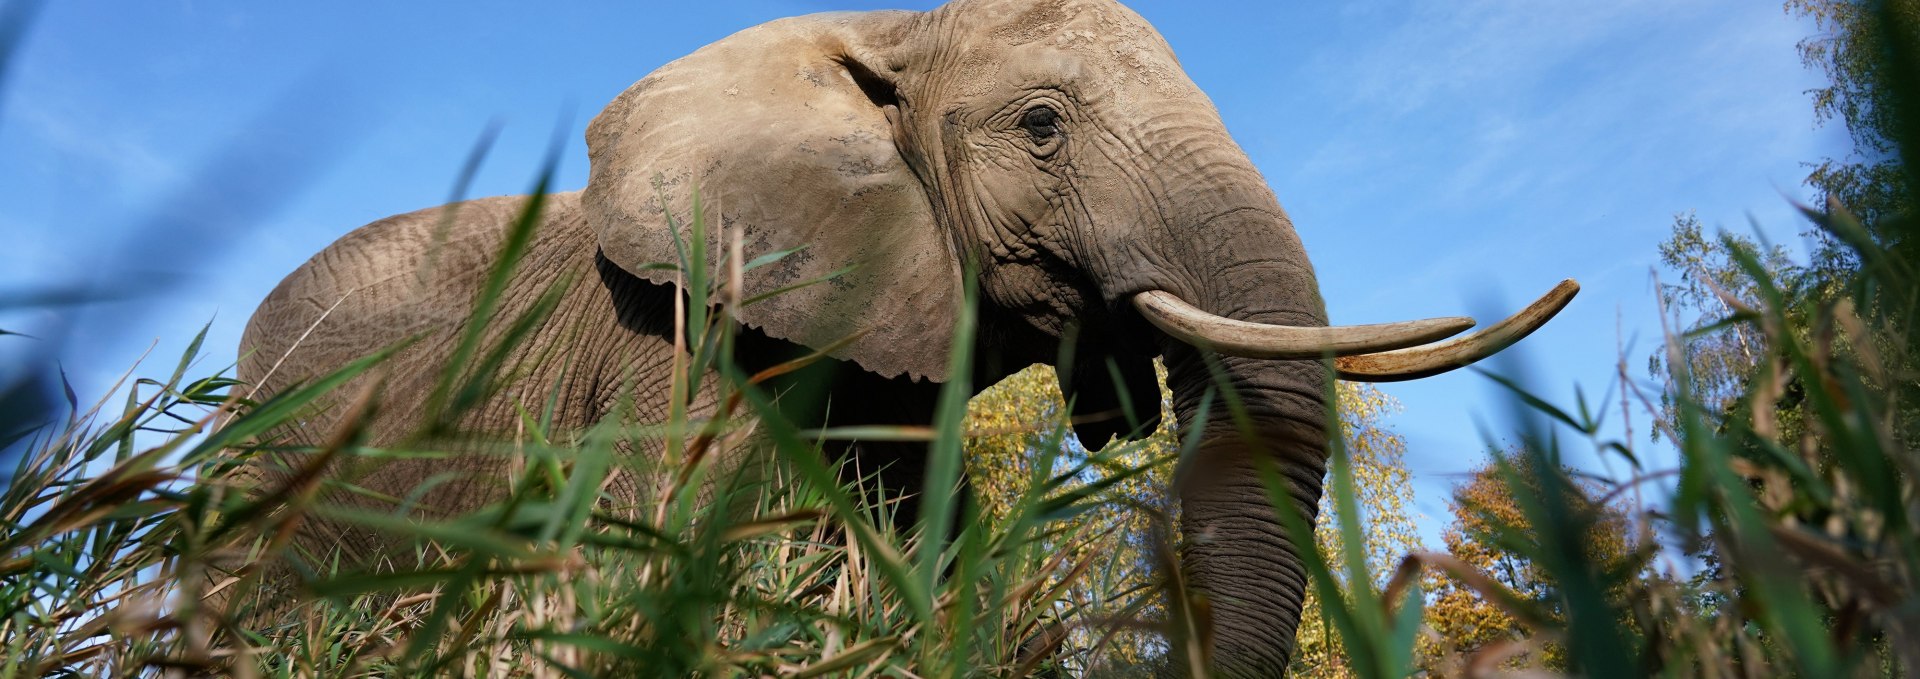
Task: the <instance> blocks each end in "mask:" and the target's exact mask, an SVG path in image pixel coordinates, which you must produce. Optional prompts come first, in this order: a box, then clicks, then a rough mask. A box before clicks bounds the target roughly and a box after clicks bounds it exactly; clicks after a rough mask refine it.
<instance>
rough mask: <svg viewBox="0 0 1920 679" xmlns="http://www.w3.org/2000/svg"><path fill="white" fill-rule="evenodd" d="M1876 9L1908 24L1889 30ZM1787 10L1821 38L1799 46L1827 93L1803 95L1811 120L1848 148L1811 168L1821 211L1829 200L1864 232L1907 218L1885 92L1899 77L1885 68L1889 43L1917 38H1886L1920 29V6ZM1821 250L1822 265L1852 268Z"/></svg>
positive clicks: (1835, 0) (1794, 6)
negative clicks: (1828, 260)
mask: <svg viewBox="0 0 1920 679" xmlns="http://www.w3.org/2000/svg"><path fill="white" fill-rule="evenodd" d="M1880 6H1884V8H1885V9H1886V10H1887V11H1888V12H1889V13H1891V14H1893V15H1895V16H1898V17H1901V18H1904V19H1905V21H1904V22H1903V23H1896V24H1894V26H1896V28H1889V27H1888V24H1887V23H1885V22H1883V21H1881V20H1879V17H1877V16H1876V12H1875V10H1876V9H1878V8H1879V7H1880ZM1786 10H1787V11H1788V12H1790V13H1793V14H1798V15H1800V16H1804V17H1808V18H1811V19H1813V22H1814V27H1815V28H1816V29H1817V30H1818V31H1820V33H1819V34H1817V35H1814V36H1811V37H1808V38H1806V39H1803V40H1801V41H1800V43H1799V45H1798V48H1799V51H1800V60H1801V62H1802V63H1804V64H1806V66H1807V67H1808V68H1814V69H1818V70H1820V71H1821V72H1822V73H1824V74H1825V75H1826V76H1827V81H1828V82H1827V86H1826V87H1819V88H1815V89H1813V90H1809V91H1808V94H1810V95H1812V96H1813V112H1814V117H1815V119H1816V120H1817V121H1819V122H1821V123H1826V122H1831V121H1835V120H1838V121H1840V124H1842V125H1844V126H1845V127H1846V129H1847V135H1848V137H1849V138H1851V139H1852V141H1853V149H1852V152H1851V153H1849V154H1848V155H1847V156H1845V157H1843V158H1839V159H1835V158H1825V159H1822V160H1820V161H1819V162H1817V163H1815V164H1814V170H1813V172H1812V174H1809V175H1808V176H1807V184H1808V185H1810V186H1812V187H1814V189H1815V190H1817V191H1819V193H1820V197H1821V199H1822V200H1821V202H1822V203H1823V204H1824V203H1826V202H1827V199H1833V200H1835V201H1837V202H1838V203H1839V204H1841V205H1845V206H1846V207H1847V209H1848V210H1851V211H1852V212H1853V213H1854V214H1856V215H1859V216H1860V217H1861V218H1862V219H1863V221H1865V222H1867V223H1869V224H1875V223H1881V222H1883V221H1884V218H1886V217H1890V216H1893V215H1896V214H1899V213H1902V212H1905V211H1907V209H1908V208H1909V206H1910V205H1911V202H1912V196H1911V195H1910V192H1909V191H1908V190H1907V186H1906V179H1905V177H1904V169H1903V165H1902V163H1901V160H1900V155H1899V148H1898V144H1897V140H1898V138H1899V132H1898V129H1897V128H1898V125H1899V121H1898V120H1897V118H1896V115H1897V112H1896V110H1895V108H1896V106H1895V102H1894V100H1893V97H1892V92H1893V90H1892V89H1891V88H1890V87H1888V85H1889V84H1890V80H1891V79H1892V78H1893V77H1895V75H1896V74H1895V73H1894V72H1892V70H1891V69H1890V68H1889V61H1888V60H1887V59H1886V58H1885V51H1886V49H1887V43H1888V40H1889V39H1891V38H1895V37H1904V38H1906V39H1908V40H1913V39H1915V38H1920V36H1915V35H1911V34H1909V35H1906V36H1891V35H1888V32H1889V31H1890V30H1896V31H1897V30H1902V29H1900V28H1897V27H1898V26H1904V27H1905V29H1906V30H1908V31H1909V32H1911V29H1912V28H1913V27H1914V26H1920V21H1916V20H1920V3H1915V2H1913V0H1884V1H1883V3H1867V2H1858V1H1855V0H1787V3H1786ZM1828 245H1829V246H1831V245H1832V243H1828ZM1825 250H1826V252H1825V253H1824V254H1825V255H1826V256H1827V257H1840V258H1841V261H1843V262H1846V264H1847V265H1848V266H1851V265H1855V264H1857V263H1853V262H1850V261H1847V260H1848V259H1849V258H1846V257H1845V256H1844V254H1843V252H1842V251H1841V250H1839V249H1835V248H1832V247H1828V248H1825ZM1835 263H1836V264H1838V263H1840V262H1835Z"/></svg>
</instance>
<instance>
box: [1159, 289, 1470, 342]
mask: <svg viewBox="0 0 1920 679" xmlns="http://www.w3.org/2000/svg"><path fill="white" fill-rule="evenodd" d="M1133 306H1134V308H1136V309H1139V310H1140V315H1141V316H1144V317H1146V319H1147V321H1149V322H1151V323H1153V325H1154V327H1157V328H1159V329H1160V330H1161V331H1162V332H1165V333H1167V334H1168V335H1171V336H1173V337H1174V338H1175V339H1178V340H1180V341H1182V342H1186V343H1187V344H1191V345H1194V346H1198V347H1205V348H1208V349H1212V350H1214V351H1218V352H1220V353H1222V354H1226V355H1228V356H1240V357H1244V358H1271V359H1304V358H1324V357H1327V356H1353V355H1355V354H1374V353H1377V352H1383V351H1388V350H1391V349H1400V348H1403V347H1414V346H1418V345H1422V344H1426V343H1428V342H1432V341H1435V340H1439V339H1444V338H1447V337H1452V336H1454V335H1457V334H1459V333H1460V331H1462V330H1466V329H1467V328H1471V327H1473V319H1471V318H1462V317H1451V318H1429V319H1425V320H1419V321H1402V322H1399V323H1380V324H1376V325H1345V326H1321V327H1311V326H1295V325H1268V324H1265V323H1248V322H1246V321H1238V320H1234V319H1231V318H1224V317H1221V316H1215V315H1213V314H1210V313H1207V312H1205V311H1201V310H1200V309H1198V308H1196V307H1194V306H1193V305H1191V304H1188V303H1187V302H1186V301H1185V300H1182V299H1180V298H1179V297H1177V296H1175V295H1174V294H1173V293H1170V292H1167V291H1165V290H1148V291H1146V292H1143V293H1140V294H1137V295H1134V296H1133Z"/></svg>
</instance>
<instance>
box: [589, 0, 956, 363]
mask: <svg viewBox="0 0 1920 679" xmlns="http://www.w3.org/2000/svg"><path fill="white" fill-rule="evenodd" d="M918 16H920V15H919V14H918V13H914V12H862V13H834V14H820V15H812V16H805V17H798V18H793V19H784V20H780V21H775V22H772V23H768V24H763V25H760V26H757V27H754V28H750V29H747V30H745V31H741V32H739V33H736V34H734V35H733V36H731V37H728V38H726V39H724V40H721V41H719V42H716V43H714V44H711V45H708V46H706V47H704V48H701V49H700V50H699V51H697V52H694V53H693V54H691V55H688V56H686V57H683V58H681V59H679V60H677V61H674V62H672V63H669V64H667V65H666V66H663V67H661V68H660V69H659V70H657V71H654V72H653V73H652V74H650V75H648V76H647V77H646V78H643V79H641V80H640V81H639V82H637V83H635V84H634V85H633V86H632V87H630V88H628V89H627V91H626V92H624V93H622V94H621V95H620V96H619V98H617V99H615V100H614V101H613V103H612V104H610V105H608V106H607V108H606V110H605V111H603V112H601V114H600V115H599V116H598V117H596V118H594V120H593V123H592V124H591V125H590V126H589V127H588V128H587V148H588V152H589V154H590V157H591V159H592V174H591V176H590V177H589V179H588V182H587V188H586V191H585V193H584V196H583V200H584V205H585V211H586V214H587V219H588V220H589V221H590V223H591V224H592V225H593V228H594V231H595V232H596V233H597V234H598V237H599V240H600V249H601V252H602V253H603V254H604V255H605V256H606V257H607V259H609V260H611V261H612V262H614V263H615V264H617V265H619V266H620V267H621V268H623V269H625V270H627V271H629V272H631V273H633V274H634V275H636V276H639V277H641V278H644V279H647V280H650V281H653V282H656V283H662V284H671V283H673V282H675V278H676V276H677V275H678V272H676V271H673V270H671V269H668V268H665V267H661V266H659V264H661V263H674V262H678V261H679V255H678V254H677V249H676V247H675V234H674V233H673V231H672V230H670V228H669V226H668V224H669V221H668V219H667V215H668V214H672V215H673V217H674V218H673V222H672V223H674V224H677V225H679V228H680V229H681V230H682V231H681V233H680V234H679V237H680V238H681V239H685V238H688V237H689V235H690V233H689V230H688V224H689V217H690V215H691V212H692V209H691V208H692V201H693V196H694V193H695V191H696V190H697V191H698V192H699V194H700V196H701V203H702V205H703V207H704V212H705V215H706V218H705V222H706V232H707V236H708V239H709V243H708V245H709V247H708V248H707V252H708V253H712V254H713V256H712V257H710V259H712V260H715V261H724V258H723V257H721V256H720V255H719V254H718V253H724V252H726V250H725V249H724V247H723V246H722V242H723V241H722V237H723V234H725V233H728V232H733V231H736V230H737V231H738V233H740V234H741V236H742V238H741V241H742V242H743V243H744V245H745V259H746V261H749V262H752V261H755V260H756V258H759V257H763V256H768V255H772V254H774V253H779V252H782V251H789V250H795V251H794V252H792V253H791V254H788V255H786V256H784V257H782V258H780V259H778V260H777V261H774V262H773V263H771V264H765V265H763V266H759V267H757V268H753V269H751V270H749V271H747V272H746V273H745V275H744V278H743V281H742V282H743V294H742V297H741V299H744V300H751V299H753V298H754V297H755V296H758V295H767V294H769V293H777V294H772V295H771V296H770V297H767V298H765V299H762V300H760V301H756V302H753V303H751V304H745V305H743V308H740V309H738V310H736V313H737V315H738V316H739V318H741V319H742V320H743V321H744V322H745V323H747V324H748V325H751V326H754V327H757V328H760V329H761V330H762V331H764V332H766V333H767V334H769V335H772V336H775V337H779V338H781V339H785V340H788V341H792V342H797V343H799V344H803V345H806V346H808V347H813V348H816V349H820V348H826V347H830V346H834V345H835V343H841V344H840V345H839V346H838V347H837V348H835V349H834V350H833V351H832V353H831V355H833V356H834V357H836V358H842V359H847V360H852V361H854V362H856V363H858V364H860V366H861V367H863V368H865V369H866V370H869V371H872V372H874V373H878V374H880V375H882V376H886V377H896V376H899V375H903V374H904V375H908V376H911V377H913V378H924V379H929V380H933V381H945V379H946V378H947V375H946V361H947V353H948V348H949V346H950V345H951V343H952V334H953V322H954V318H955V317H956V311H957V309H958V305H959V303H960V297H961V293H960V275H961V274H960V267H959V263H958V259H956V257H955V256H954V254H953V244H952V242H951V240H950V239H949V238H948V237H947V236H946V235H944V233H943V232H942V231H941V230H940V229H939V228H937V225H936V224H935V222H934V218H933V209H932V208H931V206H930V205H929V203H928V197H927V193H926V190H925V189H924V188H923V186H922V184H921V182H920V181H919V180H918V179H917V178H916V176H915V174H914V172H913V171H912V169H910V168H909V167H908V165H907V163H906V162H905V161H904V160H903V158H902V155H901V151H900V148H899V146H898V145H897V143H896V139H897V138H898V135H897V134H896V132H895V126H894V124H893V123H892V122H890V119H891V120H898V118H899V105H900V102H899V101H898V99H897V96H898V95H897V94H896V93H895V88H894V86H893V84H892V82H891V81H890V80H889V78H891V77H894V76H895V74H897V73H898V72H900V71H901V70H903V69H904V68H905V66H904V65H903V64H905V63H906V61H907V57H906V55H905V54H904V48H903V47H902V45H903V44H905V42H906V37H907V36H908V35H909V34H910V33H911V31H912V26H913V23H914V21H915V18H916V17H918ZM716 216H717V218H716ZM796 249H797V250H796ZM710 267H712V268H710V270H713V271H719V268H718V267H717V266H713V265H710ZM716 278H720V279H722V280H724V278H725V277H724V276H720V275H716ZM795 286H798V287H795ZM849 337H854V339H853V340H852V341H851V342H843V340H846V339H847V338H849Z"/></svg>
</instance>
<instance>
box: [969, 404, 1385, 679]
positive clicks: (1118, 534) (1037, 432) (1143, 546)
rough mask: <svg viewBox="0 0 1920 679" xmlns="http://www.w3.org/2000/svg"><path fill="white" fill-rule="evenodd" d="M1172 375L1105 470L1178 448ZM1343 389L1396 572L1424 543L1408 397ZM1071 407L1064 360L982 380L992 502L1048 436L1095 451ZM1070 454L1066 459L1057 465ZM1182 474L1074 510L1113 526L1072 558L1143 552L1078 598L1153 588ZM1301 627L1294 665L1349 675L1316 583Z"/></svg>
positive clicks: (980, 412)
mask: <svg viewBox="0 0 1920 679" xmlns="http://www.w3.org/2000/svg"><path fill="white" fill-rule="evenodd" d="M1165 377H1166V375H1165V372H1164V370H1162V371H1160V378H1161V380H1162V384H1161V403H1160V409H1161V420H1160V428H1159V430H1157V431H1155V432H1154V433H1153V434H1152V435H1151V436H1149V437H1147V438H1146V439H1144V440H1142V441H1139V442H1137V443H1134V444H1130V445H1126V446H1118V447H1115V448H1112V449H1110V450H1111V451H1112V452H1103V453H1102V454H1101V455H1102V456H1104V457H1107V458H1108V459H1105V460H1103V461H1102V464H1101V465H1100V467H1101V469H1100V470H1099V473H1110V472H1112V471H1116V470H1120V469H1124V468H1126V467H1129V466H1133V465H1143V464H1149V463H1152V462H1153V461H1155V460H1162V459H1170V457H1171V456H1173V455H1175V454H1177V452H1178V451H1179V440H1178V437H1177V436H1176V435H1175V431H1174V428H1173V414H1172V403H1171V401H1172V395H1171V394H1170V393H1168V392H1167V390H1166V385H1165V383H1164V380H1165ZM1335 389H1336V399H1337V402H1338V414H1339V417H1340V421H1341V425H1342V428H1343V433H1344V435H1345V437H1346V445H1347V446H1348V449H1349V450H1350V451H1351V453H1352V456H1353V460H1354V471H1355V474H1356V477H1357V480H1358V481H1359V484H1358V485H1359V487H1360V500H1361V504H1362V506H1363V508H1364V511H1365V513H1366V517H1365V518H1366V526H1367V530H1366V540H1365V542H1366V544H1365V545H1364V546H1363V548H1364V549H1365V550H1366V553H1367V559H1368V561H1369V565H1370V566H1372V572H1374V573H1378V574H1381V577H1383V578H1384V577H1385V576H1386V575H1388V574H1391V573H1392V571H1393V567H1394V565H1395V564H1396V563H1397V562H1398V560H1399V558H1400V557H1401V556H1402V555H1404V554H1406V553H1407V552H1409V551H1413V550H1416V549H1419V547H1420V545H1419V538H1418V537H1417V531H1416V528H1415V524H1414V517H1413V515H1412V513H1411V512H1412V507H1413V491H1412V485H1411V484H1410V483H1409V478H1408V474H1407V470H1406V464H1405V461H1404V460H1403V456H1404V454H1405V451H1406V442H1405V440H1404V439H1402V438H1401V437H1400V435H1398V434H1395V433H1393V432H1392V431H1391V430H1389V429H1386V428H1385V419H1386V417H1387V416H1388V415H1390V414H1391V413H1393V412H1396V411H1397V410H1398V409H1399V404H1398V402H1396V401H1394V400H1393V398H1392V397H1390V396H1388V395H1386V394H1385V393H1382V392H1380V391H1379V390H1377V389H1375V388H1374V387H1372V386H1370V385H1364V384H1357V383H1350V382H1338V383H1336V387H1335ZM1066 416H1067V409H1066V406H1065V403H1064V401H1063V399H1062V397H1061V394H1060V387H1059V383H1058V382H1057V381H1056V379H1055V377H1054V373H1053V371H1052V370H1050V369H1047V368H1046V367H1044V366H1033V367H1030V368H1028V369H1026V370H1023V371H1021V372H1019V373H1017V374H1015V375H1013V376H1012V377H1009V378H1007V379H1006V380H1004V381H1002V382H1001V383H1000V384H998V385H995V386H994V387H992V388H990V389H987V390H986V391H983V392H981V393H980V395H978V396H975V397H974V399H973V401H972V402H970V403H969V404H968V428H969V431H971V432H974V434H975V435H974V436H973V437H972V438H971V439H970V440H969V443H968V447H967V465H968V467H967V468H968V473H969V477H970V478H971V479H972V481H973V483H974V485H975V489H976V491H977V493H978V495H979V497H980V498H981V501H982V502H983V503H984V504H985V505H986V506H985V507H983V510H984V511H985V512H986V513H987V514H989V515H1000V513H1003V512H1004V511H1005V509H1006V498H1011V497H1015V496H1017V495H1018V493H1019V491H1020V489H1021V488H1022V487H1023V484H1025V483H1026V481H1027V479H1028V478H1030V476H1031V472H1032V467H1031V465H1032V464H1033V463H1034V462H1035V461H1036V460H1038V459H1040V457H1041V455H1040V453H1041V452H1043V450H1044V449H1045V448H1046V447H1048V446H1064V449H1062V450H1060V453H1061V459H1062V460H1063V461H1065V462H1068V463H1075V462H1078V461H1080V460H1084V459H1086V456H1087V455H1088V453H1087V452H1086V450H1085V448H1084V447H1083V446H1081V445H1079V442H1078V441H1075V440H1071V439H1064V438H1062V437H1061V436H1060V435H1059V432H1061V431H1063V429H1062V427H1063V426H1064V425H1065V418H1066ZM1062 466H1063V465H1056V470H1058V469H1060V468H1061V467H1062ZM1172 475H1173V465H1172V464H1160V465H1158V466H1156V467H1154V468H1152V469H1151V470H1149V471H1148V472H1147V473H1144V474H1141V475H1138V476H1134V477H1131V478H1129V479H1127V480H1125V481H1122V482H1120V483H1118V484H1115V485H1114V486H1113V487H1112V488H1110V489H1108V490H1107V492H1106V494H1105V497H1106V499H1108V500H1109V504H1108V506H1109V507H1111V508H1112V511H1110V512H1098V513H1087V514H1082V515H1080V516H1076V517H1073V518H1071V519H1069V520H1068V521H1069V526H1070V527H1077V528H1081V529H1083V530H1087V531H1090V532H1098V531H1101V530H1109V529H1110V530H1111V531H1112V532H1111V533H1110V534H1108V535H1107V537H1105V538H1102V539H1101V540H1099V541H1097V542H1089V543H1081V544H1079V545H1076V546H1074V547H1071V548H1069V549H1071V550H1076V551H1072V552H1070V553H1069V554H1068V561H1072V560H1073V559H1074V558H1076V557H1077V556H1079V555H1080V554H1084V553H1086V552H1089V551H1098V552H1099V553H1101V554H1114V555H1131V556H1133V557H1134V558H1131V559H1126V558H1106V559H1101V560H1100V561H1101V563H1100V566H1099V567H1097V568H1095V569H1092V570H1090V572H1089V573H1088V575H1087V576H1086V579H1085V580H1084V581H1083V582H1082V583H1080V584H1076V585H1074V586H1073V587H1072V589H1073V591H1072V592H1071V593H1070V596H1071V597H1072V598H1073V599H1074V600H1075V601H1078V602H1084V603H1085V604H1088V605H1090V606H1091V607H1094V608H1102V607H1103V606H1099V605H1098V604H1102V603H1103V601H1102V600H1103V599H1104V598H1106V597H1109V596H1111V594H1112V593H1114V592H1122V591H1137V592H1140V593H1142V594H1149V593H1150V592H1151V591H1152V590H1151V588H1150V585H1151V578H1152V577H1154V573H1153V572H1152V569H1151V568H1149V565H1150V563H1151V562H1150V561H1149V560H1148V559H1147V558H1146V557H1147V556H1148V555H1149V554H1151V552H1150V550H1151V549H1153V548H1154V545H1153V543H1152V541H1153V540H1154V539H1156V538H1155V532H1154V524H1155V521H1156V518H1155V517H1154V516H1153V514H1154V513H1155V512H1167V513H1171V512H1174V511H1177V508H1175V507H1167V506H1165V505H1164V504H1163V503H1164V502H1165V498H1164V497H1163V491H1164V489H1165V488H1167V487H1168V484H1169V483H1170V482H1171V480H1172ZM1333 518H1334V517H1333V512H1332V509H1331V507H1330V506H1328V503H1327V500H1326V499H1325V498H1323V499H1322V501H1321V508H1320V516H1319V522H1318V524H1317V525H1316V527H1315V539H1316V540H1317V541H1318V542H1319V543H1320V548H1321V549H1322V550H1323V551H1324V552H1325V553H1328V554H1337V553H1338V552H1337V551H1333V550H1338V549H1339V548H1340V545H1339V543H1338V538H1337V531H1336V530H1334V528H1333V524H1332V523H1331V521H1332V520H1333ZM1381 584H1384V583H1374V586H1376V587H1378V586H1380V585H1381ZM1104 603H1105V604H1106V606H1104V608H1108V609H1109V610H1111V609H1112V608H1115V606H1112V604H1114V603H1119V602H1104ZM1158 606H1159V605H1158V603H1157V599H1156V598H1153V597H1151V596H1150V595H1149V598H1148V599H1147V604H1146V605H1145V606H1143V607H1140V608H1138V609H1136V610H1135V612H1134V613H1133V615H1134V617H1136V618H1138V619H1142V620H1153V619H1159V618H1161V617H1163V616H1164V612H1163V611H1162V610H1161V609H1160V608H1159V607H1158ZM1299 639H1300V641H1299V644H1300V646H1299V650H1298V651H1296V653H1295V655H1294V658H1295V660H1294V667H1295V669H1294V676H1300V677H1311V676H1342V675H1341V674H1340V673H1339V668H1341V667H1343V666H1344V664H1345V663H1344V659H1343V658H1342V657H1341V654H1342V653H1343V652H1344V651H1343V650H1342V647H1341V645H1340V642H1339V639H1338V638H1337V637H1335V636H1334V635H1333V632H1332V631H1331V630H1329V629H1328V627H1327V625H1326V624H1325V623H1324V622H1323V619H1322V618H1321V616H1320V613H1319V607H1318V603H1317V602H1316V601H1315V600H1314V599H1313V598H1312V597H1311V595H1309V598H1308V601H1307V603H1306V608H1305V611H1304V613H1303V615H1302V616H1301V622H1300V628H1299ZM1160 644H1161V640H1160V639H1159V638H1158V637H1157V636H1156V635H1152V634H1139V633H1126V632H1123V633H1121V634H1119V635H1117V636H1116V637H1115V639H1114V640H1113V641H1111V642H1109V644H1108V648H1107V649H1105V650H1104V651H1103V653H1104V654H1106V655H1108V656H1110V657H1106V658H1100V659H1095V660H1093V661H1091V662H1101V663H1108V664H1102V665H1093V666H1083V667H1082V668H1081V669H1082V670H1083V671H1084V672H1085V673H1086V674H1088V675H1089V676H1110V675H1115V674H1116V673H1117V672H1119V671H1121V669H1120V668H1122V667H1125V666H1129V665H1132V666H1142V665H1151V664H1152V663H1154V662H1155V661H1157V660H1160V659H1161V658H1160V654H1161V653H1162V652H1163V647H1162V646H1161V645H1160Z"/></svg>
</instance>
